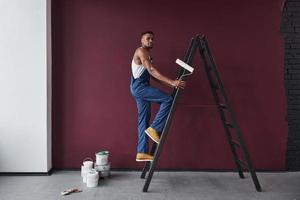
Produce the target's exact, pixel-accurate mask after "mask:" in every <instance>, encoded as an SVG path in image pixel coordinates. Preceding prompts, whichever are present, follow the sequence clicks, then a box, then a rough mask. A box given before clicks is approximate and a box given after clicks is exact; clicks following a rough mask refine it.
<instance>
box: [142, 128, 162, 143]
mask: <svg viewBox="0 0 300 200" xmlns="http://www.w3.org/2000/svg"><path fill="white" fill-rule="evenodd" d="M145 133H146V134H147V135H148V136H149V137H150V138H151V140H153V141H154V142H155V143H156V144H158V143H159V141H158V142H157V141H155V140H154V138H153V137H151V135H150V134H149V133H148V131H147V130H145Z"/></svg>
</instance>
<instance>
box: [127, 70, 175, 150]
mask: <svg viewBox="0 0 300 200" xmlns="http://www.w3.org/2000/svg"><path fill="white" fill-rule="evenodd" d="M145 73H146V75H147V73H148V72H144V74H145ZM144 74H143V75H144ZM148 76H149V75H148ZM130 90H131V94H132V95H133V96H134V97H135V100H136V104H137V110H138V146H137V152H139V153H148V152H149V146H148V136H147V134H146V133H145V130H146V129H147V128H148V127H149V120H150V116H151V103H158V104H160V108H159V111H158V112H157V114H156V116H155V118H154V120H153V122H152V124H151V125H150V126H151V127H152V128H154V129H155V130H156V131H157V132H159V133H161V132H162V130H163V128H164V125H165V122H166V119H167V116H168V114H169V111H170V108H171V104H172V100H173V98H172V96H171V95H169V94H167V93H165V92H163V91H161V90H159V89H157V88H155V87H152V86H151V85H150V84H149V79H148V77H147V76H146V78H145V76H142V77H141V78H137V79H133V77H132V78H131V84H130Z"/></svg>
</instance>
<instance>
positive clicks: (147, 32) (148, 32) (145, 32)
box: [141, 31, 154, 37]
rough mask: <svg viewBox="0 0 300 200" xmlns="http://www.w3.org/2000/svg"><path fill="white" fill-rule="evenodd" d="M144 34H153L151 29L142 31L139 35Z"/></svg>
mask: <svg viewBox="0 0 300 200" xmlns="http://www.w3.org/2000/svg"><path fill="white" fill-rule="evenodd" d="M145 34H151V35H154V33H153V31H144V32H142V33H141V36H142V37H143V35H145Z"/></svg>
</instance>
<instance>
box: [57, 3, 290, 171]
mask: <svg viewBox="0 0 300 200" xmlns="http://www.w3.org/2000/svg"><path fill="white" fill-rule="evenodd" d="M246 2H247V3H246ZM280 6H281V2H280V1H279V0H277V1H274V0H266V1H261V0H255V1H239V0H223V1H220V0H218V1H217V0H210V1H200V0H198V1H196V0H195V1H192V0H185V1H182V3H176V2H175V1H142V0H139V1H136V0H132V1H114V0H103V1H100V0H72V1H68V0H53V17H52V20H53V162H54V163H53V165H54V167H55V168H79V167H80V165H81V162H82V160H83V159H84V158H85V157H93V158H94V153H95V152H97V151H98V150H101V149H107V150H109V151H110V153H111V155H110V161H111V162H112V167H114V168H141V167H142V166H143V165H142V164H140V163H136V162H135V154H136V142H137V112H136V105H135V101H134V99H133V98H132V96H131V94H130V91H129V79H130V73H131V67H130V64H131V59H132V55H133V52H134V50H135V48H137V47H138V46H139V41H140V33H141V32H142V31H144V30H148V29H150V30H153V31H154V32H155V34H156V38H155V48H154V49H153V57H154V61H155V64H156V66H157V67H158V69H159V70H161V72H162V73H163V74H165V75H168V76H169V77H173V78H175V77H176V75H177V73H178V66H177V65H176V64H174V62H175V60H176V58H183V56H184V54H185V51H186V49H187V47H188V44H189V40H190V38H191V37H192V36H194V35H195V34H197V33H200V32H202V33H204V34H206V35H207V37H208V40H209V44H210V47H211V49H212V51H213V54H214V57H215V61H216V63H217V66H218V68H219V71H220V73H221V75H222V78H223V81H224V84H225V87H226V90H227V92H228V94H229V98H230V100H231V101H232V104H233V107H234V109H235V111H236V114H237V118H238V121H239V123H240V126H241V130H242V132H243V134H244V138H245V141H246V144H247V146H248V149H249V151H250V155H251V157H252V159H253V162H254V166H255V167H256V168H259V169H272V170H282V169H285V151H286V138H287V123H286V121H285V113H286V111H285V110H286V103H285V91H284V85H283V41H282V37H281V35H280V33H279V26H280V20H281V10H280ZM194 66H195V67H196V71H195V74H194V75H193V76H191V77H190V78H189V79H188V81H187V88H186V90H185V91H184V93H183V95H182V98H181V100H180V103H179V105H178V107H177V112H176V114H175V117H174V121H173V124H172V126H171V129H170V134H169V136H168V140H167V142H166V144H165V147H164V151H163V153H162V157H161V159H160V161H159V167H160V168H172V169H232V168H234V164H233V161H232V155H231V154H230V151H229V147H228V145H227V143H226V138H225V134H224V131H223V129H222V126H221V123H220V119H219V116H218V113H217V110H216V108H215V106H213V99H212V95H211V92H210V89H209V85H208V81H207V78H206V76H205V74H204V70H203V66H202V65H201V62H200V59H199V57H197V58H196V59H195V62H194ZM162 89H164V90H167V91H169V92H171V90H170V89H169V88H166V87H162ZM156 109H157V107H154V109H153V111H156Z"/></svg>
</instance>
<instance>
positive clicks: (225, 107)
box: [219, 103, 227, 109]
mask: <svg viewBox="0 0 300 200" xmlns="http://www.w3.org/2000/svg"><path fill="white" fill-rule="evenodd" d="M219 107H220V108H222V109H227V106H226V105H225V104H222V103H220V104H219Z"/></svg>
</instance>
